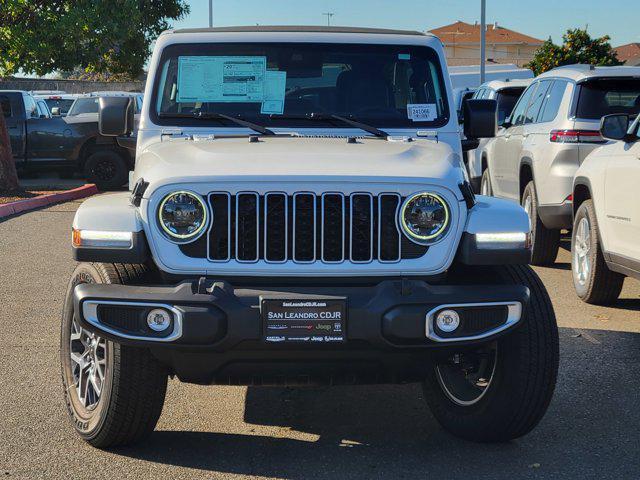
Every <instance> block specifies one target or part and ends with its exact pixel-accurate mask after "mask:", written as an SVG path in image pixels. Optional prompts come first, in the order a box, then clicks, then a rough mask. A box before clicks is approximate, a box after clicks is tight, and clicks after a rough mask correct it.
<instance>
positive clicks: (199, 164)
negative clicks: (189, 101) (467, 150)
mask: <svg viewBox="0 0 640 480" xmlns="http://www.w3.org/2000/svg"><path fill="white" fill-rule="evenodd" d="M138 178H144V180H145V181H147V182H149V183H150V186H151V187H152V188H151V189H150V190H154V189H155V188H157V187H159V186H161V185H167V184H175V183H182V182H208V181H212V182H215V181H216V179H218V180H221V179H228V180H231V179H238V180H252V181H256V180H258V181H260V180H269V179H276V178H277V179H278V180H287V181H299V180H302V179H304V180H313V181H316V180H317V181H322V180H323V179H325V180H329V179H330V180H334V181H335V180H339V181H349V180H355V179H358V180H360V181H371V182H375V181H380V180H382V179H384V180H386V181H388V180H390V179H395V180H397V181H398V182H412V183H425V182H430V181H436V183H443V184H453V185H456V184H457V183H458V182H460V181H461V179H462V171H461V169H460V160H459V155H458V154H457V153H456V152H454V151H453V149H452V148H451V147H450V146H449V145H448V144H446V143H443V142H437V141H436V140H426V139H419V140H414V141H412V142H407V141H393V140H384V139H376V138H366V139H358V140H357V143H348V142H347V139H346V138H304V137H278V138H269V137H260V141H259V142H255V143H251V142H249V139H248V138H247V137H238V138H215V139H210V138H204V139H197V138H196V139H195V140H192V139H186V138H176V139H172V140H168V141H166V140H165V141H163V142H159V143H156V144H153V145H151V146H149V147H147V148H146V149H145V150H143V151H142V152H139V154H138V157H137V159H136V171H135V175H134V179H133V180H134V181H136V180H137V179H138Z"/></svg>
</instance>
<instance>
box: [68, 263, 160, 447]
mask: <svg viewBox="0 0 640 480" xmlns="http://www.w3.org/2000/svg"><path fill="white" fill-rule="evenodd" d="M146 276H147V271H146V269H145V268H144V266H142V265H124V264H104V263H81V264H79V265H78V266H77V267H76V269H75V271H74V272H73V275H72V276H71V280H70V282H69V287H68V289H67V295H66V299H65V303H64V310H63V315H62V330H61V335H60V358H61V367H62V383H63V390H64V399H65V403H66V406H67V412H68V413H69V416H70V417H71V421H72V423H73V426H74V427H75V429H76V431H77V432H78V434H79V435H80V436H81V437H82V438H83V439H84V440H85V441H87V442H88V443H90V444H91V445H93V446H94V447H98V448H107V447H113V446H120V445H128V444H132V443H135V442H138V441H140V440H141V439H143V438H144V437H146V436H147V435H149V434H150V433H151V432H152V431H153V429H154V428H155V425H156V423H157V422H158V419H159V418H160V414H161V413H162V406H163V403H164V398H165V394H166V389H167V371H166V369H165V368H164V367H163V366H162V365H160V364H159V363H158V361H157V360H156V359H155V358H154V357H152V355H151V353H150V352H149V351H148V350H146V349H141V348H134V347H127V346H124V345H119V344H117V343H114V342H111V341H108V340H106V339H103V338H100V337H99V336H97V335H94V334H91V333H90V332H88V331H87V330H84V329H83V328H82V327H81V326H80V324H79V323H78V319H77V318H75V315H74V311H73V290H74V288H75V287H76V286H77V285H80V284H83V283H121V284H143V283H144V282H145V278H146Z"/></svg>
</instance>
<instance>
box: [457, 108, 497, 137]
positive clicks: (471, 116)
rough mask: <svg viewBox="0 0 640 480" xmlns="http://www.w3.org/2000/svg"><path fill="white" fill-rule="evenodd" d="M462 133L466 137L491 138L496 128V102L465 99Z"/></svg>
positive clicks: (494, 134)
mask: <svg viewBox="0 0 640 480" xmlns="http://www.w3.org/2000/svg"><path fill="white" fill-rule="evenodd" d="M463 110H464V135H465V137H467V138H468V139H474V138H475V139H477V138H491V137H495V136H496V131H497V129H498V102H496V101H495V100H478V99H473V100H467V101H466V102H464V105H463Z"/></svg>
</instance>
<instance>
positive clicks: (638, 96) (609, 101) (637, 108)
mask: <svg viewBox="0 0 640 480" xmlns="http://www.w3.org/2000/svg"><path fill="white" fill-rule="evenodd" d="M613 113H627V114H629V115H637V114H638V113H640V78H616V79H594V80H590V81H587V82H585V83H582V84H581V85H580V97H579V99H578V107H577V111H576V117H577V118H585V119H590V120H599V119H600V118H602V117H603V116H604V115H610V114H613Z"/></svg>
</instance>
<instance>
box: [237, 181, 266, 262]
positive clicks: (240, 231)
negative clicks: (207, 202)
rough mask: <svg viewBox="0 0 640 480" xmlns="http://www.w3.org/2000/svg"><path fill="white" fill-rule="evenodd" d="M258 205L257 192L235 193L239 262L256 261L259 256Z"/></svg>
mask: <svg viewBox="0 0 640 480" xmlns="http://www.w3.org/2000/svg"><path fill="white" fill-rule="evenodd" d="M259 206H260V197H259V196H258V194H257V193H254V192H244V193H239V194H238V195H236V260H238V261H239V262H257V261H258V259H259V258H260V251H259V250H260V245H259V239H258V229H259V226H260V225H259V223H260V222H259V220H260V218H259V213H258V208H259Z"/></svg>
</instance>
